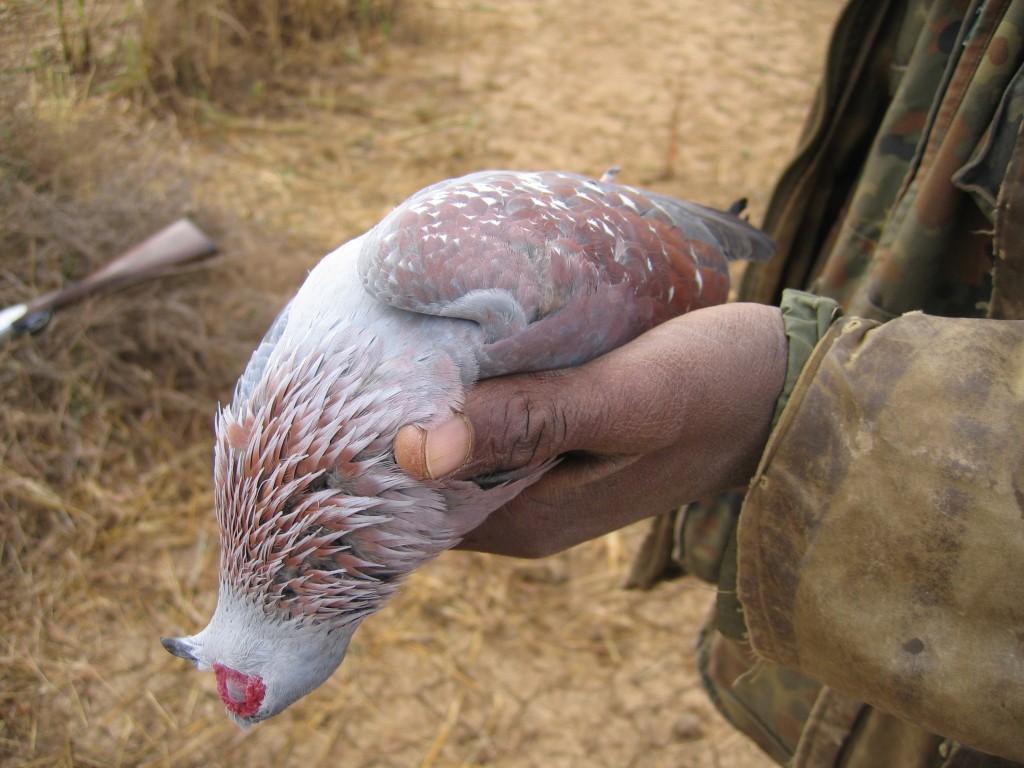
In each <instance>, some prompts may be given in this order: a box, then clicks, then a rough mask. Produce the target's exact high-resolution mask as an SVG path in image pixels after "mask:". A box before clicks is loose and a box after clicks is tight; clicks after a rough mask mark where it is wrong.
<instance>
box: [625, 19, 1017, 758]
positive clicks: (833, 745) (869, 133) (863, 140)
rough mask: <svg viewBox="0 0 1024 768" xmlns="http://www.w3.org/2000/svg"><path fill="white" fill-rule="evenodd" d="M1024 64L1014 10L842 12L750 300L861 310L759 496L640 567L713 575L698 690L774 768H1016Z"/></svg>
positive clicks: (806, 368)
mask: <svg viewBox="0 0 1024 768" xmlns="http://www.w3.org/2000/svg"><path fill="white" fill-rule="evenodd" d="M1022 65H1024V0H974V1H973V2H971V1H969V0H874V1H868V0H853V2H851V3H850V4H849V5H848V7H847V8H846V10H845V11H844V13H843V15H842V16H841V18H840V20H839V22H838V24H837V28H836V32H835V35H834V38H833V44H832V47H831V50H830V54H829V59H828V66H827V72H826V75H825V79H824V81H823V84H822V86H821V88H820V90H819V95H818V98H817V101H816V105H815V108H814V110H813V111H812V114H811V117H810V120H809V123H808V126H807V129H806V131H805V135H804V139H803V141H802V145H801V147H800V149H799V152H798V154H797V156H796V158H795V160H794V161H793V163H792V164H791V166H790V167H789V169H788V170H787V171H786V173H785V174H784V175H783V177H782V178H781V180H780V182H779V184H778V187H777V189H776V192H775V194H774V196H773V200H772V202H771V204H770V206H769V210H768V214H767V217H766V221H765V228H766V229H767V230H768V231H769V232H770V233H771V234H772V235H773V236H774V237H775V238H776V240H777V241H778V243H779V245H780V250H781V254H782V256H781V257H780V258H777V259H775V260H773V261H771V262H768V263H766V264H763V265H758V266H757V267H756V268H753V269H751V270H750V271H749V272H748V273H747V274H746V276H745V278H744V281H743V283H742V286H741V291H740V296H741V298H743V299H745V300H748V301H761V302H771V303H774V302H779V301H781V299H782V293H783V290H784V289H787V288H807V289H810V290H811V291H813V292H814V293H816V294H818V295H820V296H826V297H831V298H832V299H834V300H836V301H837V302H838V303H839V304H840V305H841V306H842V307H843V309H844V310H845V315H846V317H845V319H843V320H839V321H837V322H835V323H832V324H831V327H829V323H828V322H824V323H817V324H815V323H813V322H812V323H810V324H809V325H806V324H805V331H806V327H810V328H812V329H814V328H817V329H819V330H820V331H821V332H822V333H823V338H821V340H820V341H819V342H818V343H817V345H816V346H814V347H813V352H809V353H808V354H804V355H803V356H797V357H798V359H796V360H794V357H793V355H792V354H791V367H794V368H795V370H793V371H792V373H793V375H792V376H791V379H792V382H793V386H792V390H791V391H790V392H787V396H788V404H787V405H786V407H785V409H784V410H782V411H781V415H780V417H779V419H778V423H777V425H776V427H775V430H774V432H773V434H772V437H771V439H770V441H769V444H768V447H767V449H766V452H765V454H764V457H763V459H762V463H761V466H760V467H759V469H758V472H757V475H756V476H755V478H754V479H753V481H752V483H751V487H750V490H749V492H748V493H747V494H746V496H745V498H744V497H743V495H742V494H734V495H733V496H732V497H731V498H730V497H727V498H723V499H719V500H717V501H716V502H715V503H713V504H705V505H703V506H702V507H696V508H693V509H691V510H689V511H688V513H687V514H686V515H685V517H683V518H681V519H680V520H679V521H678V523H677V524H676V525H675V526H674V527H672V526H669V525H667V524H665V523H664V522H663V523H662V524H661V525H660V526H659V528H658V529H659V530H660V531H661V533H662V534H665V532H666V531H670V532H672V534H674V535H662V536H661V537H660V539H659V538H658V537H657V536H656V537H655V538H654V539H652V541H655V542H656V541H659V540H660V541H661V542H662V543H666V542H667V543H669V544H674V545H675V549H674V557H673V558H668V557H667V556H666V555H665V552H666V551H667V548H665V547H662V548H660V549H659V547H657V546H653V547H652V548H651V549H649V550H648V551H647V553H646V555H645V556H646V557H647V558H648V562H649V563H654V564H655V565H656V566H657V567H659V568H660V567H661V566H663V565H669V566H671V565H673V564H675V565H677V566H678V567H680V568H682V569H685V570H688V571H690V572H693V573H696V574H698V575H701V576H702V577H704V578H709V579H711V580H714V581H717V582H718V583H719V601H718V607H717V611H716V616H715V618H714V620H713V621H712V623H711V624H710V625H709V627H708V628H706V630H705V632H704V635H703V636H702V640H701V659H702V672H703V674H704V676H705V682H706V684H707V687H708V688H709V691H710V692H711V694H712V697H713V698H714V700H715V701H716V703H718V704H719V706H720V708H721V709H722V710H723V712H724V713H725V714H726V716H727V717H729V718H730V719H731V720H733V722H735V723H736V724H737V725H738V726H739V727H741V728H742V729H743V730H744V731H746V732H747V733H748V734H750V735H751V736H752V737H753V738H755V740H756V741H757V742H758V743H759V744H760V745H761V746H762V747H763V748H764V749H765V750H766V751H767V752H768V753H769V754H771V755H772V756H773V757H775V758H776V759H777V760H778V761H780V762H788V763H789V764H792V765H799V766H833V765H835V766H839V765H842V766H849V767H850V768H853V767H854V766H878V765H887V766H897V767H899V766H956V765H972V766H973V765H1010V764H1012V763H1010V762H1007V761H1020V762H1024V419H1022V418H1021V414H1022V413H1024V322H1018V321H1019V320H1021V319H1022V318H1024V237H1022V234H1024V232H1022V230H1024V217H1022V215H1021V211H1022V210H1024V143H1022V142H1021V139H1020V131H1021V123H1022V120H1021V116H1022V112H1024V66H1022ZM906 313H912V314H906ZM812 314H813V313H812ZM787 328H789V323H788V321H787ZM794 338H795V337H794ZM815 340H816V337H815ZM811 346H812V345H810V344H808V345H806V347H807V349H808V350H810V349H811ZM740 503H742V510H741V511H740V513H739V516H738V523H737V522H736V520H737V518H736V512H737V511H738V510H739V508H740ZM723 550H724V556H723ZM673 559H674V563H673V562H671V561H672V560H673ZM667 561H668V562H667ZM642 580H643V579H642V578H641V581H642ZM737 597H738V599H737ZM754 666H756V667H757V671H756V673H755V674H744V672H746V671H748V670H750V669H751V668H752V667H754ZM864 702H869V703H870V705H869V704H865V703H864ZM981 753H984V754H981ZM986 755H998V756H1000V758H996V757H990V756H986Z"/></svg>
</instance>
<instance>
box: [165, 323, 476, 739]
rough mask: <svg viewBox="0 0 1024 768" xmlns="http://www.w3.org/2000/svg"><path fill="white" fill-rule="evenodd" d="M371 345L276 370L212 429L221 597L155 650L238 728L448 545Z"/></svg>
mask: <svg viewBox="0 0 1024 768" xmlns="http://www.w3.org/2000/svg"><path fill="white" fill-rule="evenodd" d="M386 373H387V371H386V370H385V368H384V367H383V365H382V356H381V354H380V350H379V348H378V345H375V344H374V342H373V340H372V339H361V338H354V339H353V338H352V337H351V336H349V337H342V338H340V339H336V340H335V341H334V343H329V344H326V345H320V346H318V347H317V348H315V349H312V350H310V349H306V350H305V351H304V350H303V349H301V348H299V349H294V350H292V351H291V352H290V353H289V354H288V355H285V356H282V357H280V358H277V359H275V358H273V357H271V358H270V360H269V362H268V363H267V364H266V366H265V371H264V373H263V374H262V375H261V376H260V377H259V381H258V383H257V384H256V385H255V386H253V387H252V388H251V389H250V390H247V391H243V392H241V395H240V394H239V393H237V392H236V397H235V401H234V403H233V404H232V405H231V407H229V408H225V409H223V410H222V411H221V413H220V415H219V418H218V420H217V426H216V432H217V435H216V449H215V456H214V485H215V496H214V499H215V506H216V513H217V523H218V527H219V533H220V544H221V562H220V590H219V597H218V601H217V609H216V612H215V613H214V617H213V619H212V620H211V622H210V625H209V626H208V627H207V628H206V629H205V630H203V631H202V632H200V633H199V634H197V635H194V636H192V637H187V638H175V639H165V640H164V641H163V644H164V647H165V648H167V650H168V651H170V652H171V653H173V654H174V655H176V656H180V657H182V658H185V659H188V660H189V661H192V662H194V663H195V664H196V665H197V666H198V667H199V668H200V669H203V670H212V671H214V672H215V673H216V675H217V684H218V685H217V687H218V691H219V692H220V696H221V698H222V699H223V701H224V704H225V706H226V707H227V708H228V711H229V712H230V713H231V714H232V715H233V716H234V718H235V719H236V720H237V721H238V722H239V723H241V724H243V725H249V724H252V723H255V722H258V721H260V720H263V719H266V718H267V717H270V716H272V715H274V714H277V713H278V712H280V711H281V710H282V709H284V708H285V707H286V706H288V705H289V704H291V703H292V702H294V701H296V700H297V699H298V698H300V697H301V696H304V695H305V694H307V693H309V692H310V691H311V690H313V688H315V687H316V686H318V685H319V684H320V683H322V682H323V681H324V680H326V679H327V677H328V676H329V675H330V674H331V672H333V671H334V669H335V668H336V667H337V666H338V664H340V663H341V660H342V658H343V657H344V655H345V650H346V648H347V647H348V643H349V640H350V638H351V636H352V633H353V632H354V631H355V629H356V627H357V626H358V625H359V623H360V622H361V621H362V619H364V618H365V617H366V616H368V615H370V614H371V613H374V612H376V611H377V610H378V609H379V608H380V607H381V606H382V605H383V604H384V602H385V601H386V600H387V598H389V597H390V596H391V595H392V594H393V593H394V592H395V590H396V589H397V587H398V585H399V583H400V582H401V581H402V579H403V578H404V577H405V576H406V575H408V574H409V573H410V572H411V571H412V570H414V569H415V568H416V567H418V566H419V565H421V564H423V563H424V562H426V561H427V560H429V559H431V558H433V557H434V556H436V555H437V554H439V553H440V552H441V551H443V550H444V549H447V548H448V547H450V546H452V545H453V544H454V543H455V542H456V541H457V540H458V532H457V531H455V530H453V529H452V527H451V516H450V515H448V514H447V510H446V504H445V498H444V496H443V495H442V494H441V493H440V492H439V490H438V488H437V487H436V484H435V485H431V484H429V483H428V484H425V483H422V482H419V481H417V480H415V479H413V478H411V477H409V476H408V475H406V474H405V473H403V472H401V471H400V470H399V469H398V467H397V466H396V465H395V463H394V459H393V456H392V454H391V444H392V443H393V440H394V434H395V432H396V431H397V428H398V426H400V424H401V423H402V422H403V421H404V420H406V419H410V420H412V419H415V418H416V414H412V416H411V417H410V412H409V409H408V407H403V406H402V405H401V403H402V402H403V398H404V401H409V402H413V403H416V402H419V401H420V400H419V399H417V398H415V397H413V398H410V397H408V396H407V395H408V392H407V389H406V388H403V386H401V384H400V383H399V382H391V381H389V379H388V376H387V375H386Z"/></svg>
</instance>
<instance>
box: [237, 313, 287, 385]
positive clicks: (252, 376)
mask: <svg viewBox="0 0 1024 768" xmlns="http://www.w3.org/2000/svg"><path fill="white" fill-rule="evenodd" d="M289 306H291V302H289V303H288V304H286V305H285V307H284V309H282V310H281V312H280V313H279V314H278V316H277V317H276V318H275V319H274V322H273V323H271V325H270V328H269V329H268V330H267V332H266V334H264V336H263V339H262V340H261V341H260V344H259V346H258V347H256V349H255V350H254V351H253V353H252V356H251V357H250V358H249V363H248V364H247V365H246V366H245V371H244V372H243V373H242V375H241V377H240V378H239V379H238V383H237V384H235V393H234V396H233V398H232V400H233V402H235V403H240V402H242V401H243V400H248V399H249V396H250V395H251V394H252V391H253V389H254V388H255V387H256V385H257V384H258V383H259V381H260V379H262V378H263V372H264V370H265V369H266V367H267V362H268V361H269V360H270V355H271V353H272V352H273V351H274V348H275V347H276V346H277V341H278V339H280V338H281V334H282V333H284V329H285V326H286V325H287V324H288V307H289Z"/></svg>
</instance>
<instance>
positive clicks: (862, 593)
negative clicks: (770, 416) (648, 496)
mask: <svg viewBox="0 0 1024 768" xmlns="http://www.w3.org/2000/svg"><path fill="white" fill-rule="evenodd" d="M1022 408H1024V322H1022V321H993V320H979V319H951V318H938V317H933V316H928V315H923V314H910V315H905V316H902V317H900V318H897V319H895V320H892V321H890V322H888V323H886V324H884V325H877V324H875V323H872V322H869V321H864V320H860V319H844V320H840V321H838V322H836V323H834V324H833V325H832V327H831V329H830V330H829V331H828V333H827V335H826V336H825V338H824V339H823V340H822V341H821V343H819V344H818V346H817V347H816V348H815V350H814V352H813V354H812V355H811V357H810V359H809V360H808V362H807V364H806V366H805V367H804V370H803V373H802V374H801V376H800V378H799V380H798V381H797V384H796V387H795V388H794V390H793V392H792V396H791V399H790V402H789V405H788V406H787V407H786V408H785V410H784V412H783V413H782V415H781V418H780V420H779V423H778V426H777V427H776V429H775V431H774V433H773V435H772V437H771V440H770V441H769V444H768V447H767V449H766V451H765V454H764V457H763V459H762V463H761V466H760V467H759V469H758V472H757V475H756V476H755V478H754V480H753V483H752V486H751V490H750V492H749V494H748V496H747V499H746V502H745V505H744V507H743V512H742V514H741V515H740V519H739V526H738V533H737V537H738V538H737V543H738V591H739V597H740V601H741V602H742V605H743V610H744V614H745V619H746V626H747V629H748V632H749V638H750V641H751V643H752V645H753V647H754V649H755V650H756V652H757V653H758V654H759V655H760V656H761V657H762V658H765V659H768V660H770V661H774V662H778V663H781V664H784V665H786V666H788V667H790V668H792V669H794V670H796V671H798V672H801V673H803V674H806V675H809V676H811V677H814V678H817V679H819V680H821V681H823V682H824V683H825V684H827V685H829V686H831V687H833V688H836V689H838V690H840V691H843V692H845V693H848V694H850V695H853V696H856V697H858V698H860V699H862V700H864V701H867V702H868V703H870V704H873V705H874V706H876V707H878V708H879V709H881V710H883V711H886V712H889V713H891V714H894V715H896V716H898V717H900V718H903V719H906V720H909V721H911V722H914V723H917V724H918V725H920V726H921V727H923V728H925V729H927V730H929V731H932V732H935V733H941V734H945V735H947V736H950V737H952V738H954V739H957V740H958V741H961V742H964V743H966V744H968V745H971V746H974V747H976V748H978V749H981V750H984V751H986V752H991V753H994V754H997V755H1001V756H1004V757H1007V758H1010V759H1015V760H1024V419H1021V418H1020V414H1021V413H1022V412H1024V411H1022Z"/></svg>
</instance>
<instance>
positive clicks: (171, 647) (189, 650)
mask: <svg viewBox="0 0 1024 768" xmlns="http://www.w3.org/2000/svg"><path fill="white" fill-rule="evenodd" d="M160 644H161V645H162V646H163V647H164V648H166V649H167V652H168V653H171V654H173V655H175V656H177V657H178V658H179V659H185V660H186V661H191V662H192V663H193V664H196V665H198V664H199V659H198V658H197V657H196V646H195V645H194V644H193V643H192V642H191V641H190V640H186V639H185V638H184V637H161V638H160Z"/></svg>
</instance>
